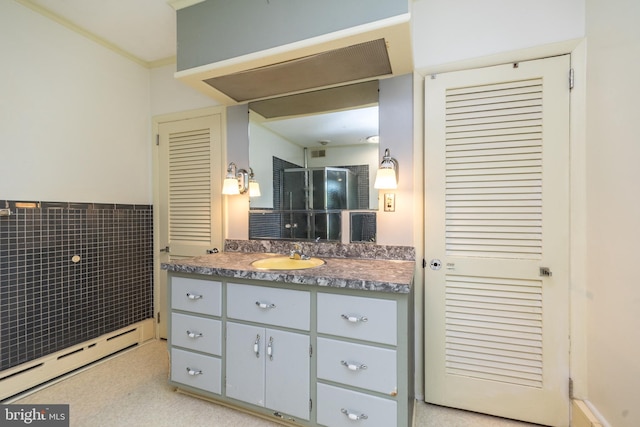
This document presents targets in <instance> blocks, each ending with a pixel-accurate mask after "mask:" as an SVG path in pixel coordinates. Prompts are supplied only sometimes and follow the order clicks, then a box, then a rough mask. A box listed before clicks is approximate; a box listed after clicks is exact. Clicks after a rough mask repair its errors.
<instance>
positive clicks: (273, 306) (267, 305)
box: [256, 301, 276, 308]
mask: <svg viewBox="0 0 640 427" xmlns="http://www.w3.org/2000/svg"><path fill="white" fill-rule="evenodd" d="M256 305H257V306H258V307H260V308H276V305H275V304H267V303H266V302H260V301H256Z"/></svg>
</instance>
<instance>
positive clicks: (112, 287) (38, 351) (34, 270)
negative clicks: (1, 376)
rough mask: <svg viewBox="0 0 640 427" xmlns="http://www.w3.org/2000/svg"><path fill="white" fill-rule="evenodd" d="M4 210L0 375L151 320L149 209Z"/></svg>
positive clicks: (21, 206)
mask: <svg viewBox="0 0 640 427" xmlns="http://www.w3.org/2000/svg"><path fill="white" fill-rule="evenodd" d="M5 207H7V208H8V209H9V210H10V212H11V215H9V216H4V215H2V216H0V370H4V369H7V368H10V367H13V366H17V365H19V364H21V363H24V362H28V361H30V360H34V359H37V358H39V357H42V356H46V355H47V354H51V353H54V352H56V351H59V350H62V349H64V348H67V347H69V346H72V345H75V344H79V343H82V342H84V341H86V340H89V339H92V338H96V337H98V336H100V335H103V334H105V333H109V332H112V331H115V330H117V329H120V328H122V327H125V326H127V325H130V324H132V323H135V322H138V321H141V320H144V319H148V318H151V317H153V212H152V207H151V206H149V205H116V204H98V203H67V202H16V201H6V200H0V209H1V208H5ZM5 212H6V211H5Z"/></svg>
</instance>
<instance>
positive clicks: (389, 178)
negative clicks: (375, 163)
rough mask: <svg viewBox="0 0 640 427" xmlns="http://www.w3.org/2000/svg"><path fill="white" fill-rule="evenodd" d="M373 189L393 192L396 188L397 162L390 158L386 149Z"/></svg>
mask: <svg viewBox="0 0 640 427" xmlns="http://www.w3.org/2000/svg"><path fill="white" fill-rule="evenodd" d="M373 188H375V189H377V190H395V189H396V188H398V161H397V160H396V159H394V158H393V157H391V154H389V149H388V148H386V149H385V150H384V156H383V157H382V162H381V163H380V167H379V168H378V172H377V173H376V180H375V182H374V183H373Z"/></svg>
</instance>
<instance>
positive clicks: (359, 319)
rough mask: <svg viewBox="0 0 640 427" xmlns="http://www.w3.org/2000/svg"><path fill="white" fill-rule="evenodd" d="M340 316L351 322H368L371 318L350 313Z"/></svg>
mask: <svg viewBox="0 0 640 427" xmlns="http://www.w3.org/2000/svg"><path fill="white" fill-rule="evenodd" d="M340 317H342V318H343V319H344V320H346V321H348V322H351V323H358V322H366V321H367V320H369V319H367V318H366V317H365V316H360V317H358V316H349V315H348V314H341V315H340Z"/></svg>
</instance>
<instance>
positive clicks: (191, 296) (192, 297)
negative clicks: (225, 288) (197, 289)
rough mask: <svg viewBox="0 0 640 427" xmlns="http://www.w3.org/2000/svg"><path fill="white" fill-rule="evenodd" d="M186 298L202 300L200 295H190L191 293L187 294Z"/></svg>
mask: <svg viewBox="0 0 640 427" xmlns="http://www.w3.org/2000/svg"><path fill="white" fill-rule="evenodd" d="M187 298H189V299H191V300H196V299H202V295H198V294H192V293H191V292H187Z"/></svg>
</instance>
